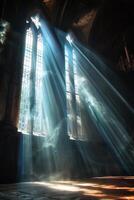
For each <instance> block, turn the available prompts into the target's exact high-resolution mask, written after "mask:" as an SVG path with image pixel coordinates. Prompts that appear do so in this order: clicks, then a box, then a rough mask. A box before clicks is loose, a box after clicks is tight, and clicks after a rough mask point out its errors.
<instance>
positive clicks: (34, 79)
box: [18, 17, 47, 136]
mask: <svg viewBox="0 0 134 200" xmlns="http://www.w3.org/2000/svg"><path fill="white" fill-rule="evenodd" d="M31 19H32V21H33V22H31V26H30V28H28V29H27V30H26V39H25V53H24V64H23V75H22V88H21V101H20V114H19V123H18V129H19V131H21V132H22V133H24V134H33V135H43V136H44V135H46V134H47V130H46V124H45V121H43V120H42V118H43V108H42V106H43V97H42V95H43V94H42V84H43V68H44V65H43V53H44V49H43V38H42V35H41V32H40V30H39V29H38V28H39V27H38V19H37V17H35V18H31Z"/></svg>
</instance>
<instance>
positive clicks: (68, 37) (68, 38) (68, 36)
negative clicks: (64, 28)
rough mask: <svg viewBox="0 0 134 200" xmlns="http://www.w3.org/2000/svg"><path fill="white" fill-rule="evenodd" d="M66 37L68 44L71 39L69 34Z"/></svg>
mask: <svg viewBox="0 0 134 200" xmlns="http://www.w3.org/2000/svg"><path fill="white" fill-rule="evenodd" d="M66 39H67V41H68V42H69V43H70V44H72V42H73V39H72V38H71V36H70V35H69V34H68V35H67V36H66Z"/></svg>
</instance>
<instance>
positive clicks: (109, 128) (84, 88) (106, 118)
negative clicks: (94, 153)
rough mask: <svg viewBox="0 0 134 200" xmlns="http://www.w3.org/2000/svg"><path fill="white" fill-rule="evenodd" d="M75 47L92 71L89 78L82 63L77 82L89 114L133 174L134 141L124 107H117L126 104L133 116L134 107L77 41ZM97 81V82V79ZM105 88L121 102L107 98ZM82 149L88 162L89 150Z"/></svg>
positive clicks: (125, 106)
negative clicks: (87, 55)
mask: <svg viewBox="0 0 134 200" xmlns="http://www.w3.org/2000/svg"><path fill="white" fill-rule="evenodd" d="M73 48H74V49H75V50H76V51H77V52H78V53H79V56H80V57H81V60H82V63H83V64H84V66H85V65H89V66H90V69H89V71H90V72H91V77H90V76H88V78H86V74H85V69H84V67H83V66H81V71H82V74H83V75H82V76H81V78H79V82H78V90H79V91H80V97H81V98H82V99H83V101H84V102H85V104H86V105H87V110H88V112H89V115H90V117H91V118H92V120H93V123H94V124H95V125H96V127H97V129H98V132H99V133H100V134H102V135H103V137H104V138H105V140H106V141H107V143H108V144H109V145H110V147H111V148H112V149H113V151H114V152H115V154H116V156H117V157H118V159H119V160H120V162H121V163H122V166H123V167H124V168H125V170H126V171H127V172H128V173H129V174H131V173H132V171H133V168H134V154H133V152H134V147H133V140H132V138H131V136H130V134H129V132H128V131H127V130H126V127H125V125H124V119H123V118H122V112H123V110H122V111H121V110H120V109H118V108H119V107H117V106H118V104H119V102H120V105H121V104H122V103H123V105H124V108H123V109H124V110H125V109H126V108H127V109H128V113H129V115H130V116H132V118H133V113H134V110H133V108H132V107H131V106H130V105H129V104H128V103H127V102H126V100H125V99H124V98H123V97H122V96H121V94H120V93H119V92H118V91H117V90H116V89H115V88H114V87H113V86H112V85H111V83H110V82H109V81H108V80H107V78H106V77H104V75H103V74H102V73H101V72H100V71H99V68H97V66H96V65H95V64H94V63H92V62H91V61H90V56H89V57H86V55H85V54H84V53H83V52H82V51H81V49H79V48H78V47H77V46H76V45H75V44H73ZM91 70H92V71H91ZM95 77H96V79H95ZM95 80H97V81H98V82H95ZM103 88H106V89H107V90H108V92H109V94H110V93H111V95H113V94H114V96H115V100H116V99H117V97H118V101H117V102H118V103H116V102H114V99H112V100H111V102H108V97H107V96H105V92H104V93H103ZM109 100H110V99H109ZM128 147H130V149H131V150H130V151H129V150H128V149H127V148H128ZM79 150H80V152H81V154H82V157H83V158H84V159H85V163H86V162H87V161H88V157H89V156H88V155H87V157H86V158H85V156H86V152H85V150H84V149H83V148H81V147H80V146H79ZM89 160H90V158H89Z"/></svg>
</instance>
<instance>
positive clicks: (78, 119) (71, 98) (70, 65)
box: [65, 44, 87, 141]
mask: <svg viewBox="0 0 134 200" xmlns="http://www.w3.org/2000/svg"><path fill="white" fill-rule="evenodd" d="M65 76H66V99H67V131H68V135H69V137H70V139H73V140H82V141H85V140H87V134H86V133H85V127H84V125H83V121H84V117H83V114H84V113H83V112H84V108H83V103H82V101H81V99H80V95H79V88H78V82H79V78H80V68H79V66H78V60H77V55H76V52H75V49H74V48H73V47H72V46H71V45H69V44H67V45H66V46H65Z"/></svg>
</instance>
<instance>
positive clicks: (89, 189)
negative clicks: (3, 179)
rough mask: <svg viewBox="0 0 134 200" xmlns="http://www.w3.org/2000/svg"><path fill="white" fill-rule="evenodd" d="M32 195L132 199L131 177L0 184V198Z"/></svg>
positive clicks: (46, 199) (50, 199)
mask: <svg viewBox="0 0 134 200" xmlns="http://www.w3.org/2000/svg"><path fill="white" fill-rule="evenodd" d="M33 199H37V200H87V199H89V200H90V199H91V200H98V199H102V200H104V199H105V200H110V199H114V200H115V199H118V200H125V199H131V200H132V199H133V200H134V177H130V176H129V177H101V178H93V179H89V180H86V181H50V182H48V181H47V182H46V181H44V182H24V183H16V184H1V185H0V200H33Z"/></svg>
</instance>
